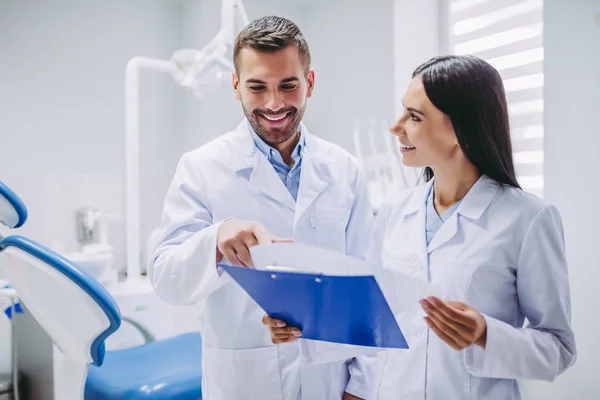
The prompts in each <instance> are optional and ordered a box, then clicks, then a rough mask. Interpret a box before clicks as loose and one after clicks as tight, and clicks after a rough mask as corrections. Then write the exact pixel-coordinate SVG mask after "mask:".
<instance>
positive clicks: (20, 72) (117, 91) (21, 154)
mask: <svg viewBox="0 0 600 400" xmlns="http://www.w3.org/2000/svg"><path fill="white" fill-rule="evenodd" d="M180 7H181V5H180V4H179V3H177V2H171V1H165V0H127V1H121V0H106V1H102V2H82V1H78V0H55V1H52V2H44V1H33V0H19V1H8V0H2V1H0V88H1V89H0V143H1V146H2V147H1V148H2V152H1V154H2V156H1V157H0V180H2V181H4V182H5V183H6V184H7V185H9V186H10V187H12V188H13V189H14V190H15V191H16V192H17V193H18V194H19V195H20V196H21V197H22V198H23V199H24V201H25V203H26V204H27V206H28V208H29V212H30V213H29V220H28V222H27V224H26V225H25V227H24V228H22V229H20V230H19V233H22V234H25V235H27V236H30V237H32V238H34V239H36V240H39V241H40V242H42V243H44V244H46V245H51V244H52V242H53V241H62V242H63V243H64V244H65V246H66V247H67V248H68V249H74V247H75V245H76V242H75V221H74V211H75V209H76V208H77V207H80V206H94V207H97V208H99V209H100V210H101V211H105V212H108V213H112V214H115V215H116V216H117V219H118V220H120V222H118V223H116V224H113V225H112V226H111V228H112V229H111V231H112V232H111V233H113V238H112V239H113V240H112V242H113V244H114V245H115V246H116V250H117V254H116V258H117V263H118V264H119V265H121V264H122V263H123V262H124V254H123V250H124V229H125V228H124V223H123V218H124V215H123V210H124V176H125V174H124V168H125V153H124V125H125V123H124V79H125V74H124V71H125V65H126V63H127V61H128V60H129V59H130V58H131V57H133V56H136V55H146V56H151V57H159V58H168V57H170V55H171V53H172V52H173V50H175V49H177V48H179V44H180V37H181V31H180V18H181V13H180ZM170 79H171V78H169V77H166V76H160V75H159V76H146V75H143V78H142V91H141V99H142V101H141V114H142V115H141V133H142V137H143V139H142V144H141V163H142V166H141V171H142V200H143V201H142V221H143V223H144V225H145V226H148V227H153V226H156V225H157V224H158V223H159V219H160V210H161V207H162V201H163V198H164V193H165V191H166V188H167V185H168V183H169V181H170V179H171V175H172V173H173V170H174V167H175V163H176V161H177V159H178V157H179V155H180V153H181V151H182V149H183V136H182V135H181V127H180V121H181V117H180V116H181V108H180V102H179V100H180V96H181V93H180V91H179V90H178V89H177V88H176V87H175V86H174V85H173V84H172V83H171V82H170ZM7 335H8V330H7V322H6V318H4V316H3V315H0V371H6V370H8V362H9V356H8V354H9V353H8V348H9V347H8V344H7Z"/></svg>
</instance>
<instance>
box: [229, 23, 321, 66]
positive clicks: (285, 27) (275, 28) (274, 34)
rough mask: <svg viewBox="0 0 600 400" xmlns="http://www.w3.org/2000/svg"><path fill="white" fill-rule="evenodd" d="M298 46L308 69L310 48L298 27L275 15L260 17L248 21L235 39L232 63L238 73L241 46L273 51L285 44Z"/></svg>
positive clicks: (304, 64) (283, 46) (303, 62)
mask: <svg viewBox="0 0 600 400" xmlns="http://www.w3.org/2000/svg"><path fill="white" fill-rule="evenodd" d="M290 45H294V46H296V47H297V48H298V53H299V55H300V60H301V61H302V64H303V66H304V69H305V70H306V72H308V70H309V69H310V50H309V49H308V44H307V43H306V39H305V38H304V35H303V34H302V32H301V31H300V28H298V26H297V25H296V24H295V23H293V22H292V21H290V20H288V19H285V18H282V17H276V16H272V15H271V16H267V17H261V18H259V19H256V20H254V21H252V22H250V23H249V24H248V25H247V26H246V27H245V28H244V29H243V30H242V31H241V32H240V33H239V35H238V36H237V38H236V39H235V45H234V47H233V64H234V65H235V70H236V72H238V73H239V66H240V65H239V62H240V61H239V56H240V51H241V50H242V49H243V48H246V47H250V48H253V49H254V50H257V51H262V52H267V53H268V52H275V51H278V50H281V49H283V48H285V47H287V46H290Z"/></svg>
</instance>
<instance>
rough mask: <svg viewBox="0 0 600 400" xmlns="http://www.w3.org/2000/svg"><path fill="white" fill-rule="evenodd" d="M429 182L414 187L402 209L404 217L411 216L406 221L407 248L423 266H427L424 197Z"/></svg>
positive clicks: (429, 184) (427, 190) (425, 196)
mask: <svg viewBox="0 0 600 400" xmlns="http://www.w3.org/2000/svg"><path fill="white" fill-rule="evenodd" d="M430 187H431V182H429V183H427V184H424V185H421V186H419V187H417V188H416V189H415V191H414V192H413V194H412V195H411V197H410V199H409V200H408V202H407V204H406V205H405V207H403V209H404V213H405V214H406V215H405V218H412V219H410V222H409V223H408V238H407V243H406V244H399V245H400V246H408V250H410V251H411V252H413V253H414V254H415V255H416V256H417V258H418V259H419V262H420V263H421V265H423V266H424V267H426V266H427V236H426V235H427V233H426V227H425V221H426V220H425V216H426V213H427V207H426V203H425V201H426V199H427V193H428V192H429V188H430Z"/></svg>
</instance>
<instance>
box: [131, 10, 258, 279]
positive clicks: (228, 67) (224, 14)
mask: <svg viewBox="0 0 600 400" xmlns="http://www.w3.org/2000/svg"><path fill="white" fill-rule="evenodd" d="M236 17H237V18H239V20H240V21H241V23H242V24H243V25H244V26H246V25H247V24H248V23H249V21H248V16H247V15H246V11H245V9H244V6H243V4H242V1H241V0H222V2H221V29H220V30H219V31H218V32H217V34H216V36H215V37H214V38H213V39H212V40H211V41H210V42H209V43H208V44H207V45H206V46H205V47H204V48H203V49H201V50H194V49H182V50H178V51H175V52H174V53H173V55H172V56H171V59H170V60H160V59H154V58H148V57H134V58H132V59H131V60H129V62H128V64H127V69H126V74H125V140H126V143H125V154H126V161H125V169H126V178H125V182H126V209H125V212H126V225H127V236H126V244H127V281H128V282H129V283H134V282H135V281H134V280H137V281H140V276H141V266H140V263H141V260H140V255H141V251H140V246H141V243H140V177H139V164H140V155H139V148H140V144H139V135H140V133H139V75H140V71H141V70H142V69H147V70H153V71H157V72H164V73H168V74H171V75H172V76H173V78H174V80H175V82H176V83H177V84H178V85H180V86H182V87H186V88H189V89H191V90H192V91H193V93H194V94H195V95H197V96H200V97H204V96H205V95H207V94H208V93H206V92H208V88H209V87H210V86H212V85H214V84H216V83H219V82H220V81H222V80H223V79H227V78H228V77H229V76H231V73H232V72H233V71H234V66H233V64H232V62H231V61H230V60H229V58H228V57H227V55H228V53H229V50H230V49H231V48H232V47H233V43H234V40H235V36H236V32H237V31H236Z"/></svg>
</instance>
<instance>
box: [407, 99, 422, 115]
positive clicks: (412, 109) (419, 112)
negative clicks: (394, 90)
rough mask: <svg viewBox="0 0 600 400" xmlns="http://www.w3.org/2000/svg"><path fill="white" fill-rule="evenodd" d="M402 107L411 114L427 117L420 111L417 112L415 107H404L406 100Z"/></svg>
mask: <svg viewBox="0 0 600 400" xmlns="http://www.w3.org/2000/svg"><path fill="white" fill-rule="evenodd" d="M402 107H404V108H406V109H407V110H408V111H410V112H415V113H417V114H421V115H422V116H425V114H423V111H419V110H417V109H416V108H413V107H406V106H405V105H404V99H402Z"/></svg>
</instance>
